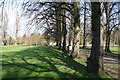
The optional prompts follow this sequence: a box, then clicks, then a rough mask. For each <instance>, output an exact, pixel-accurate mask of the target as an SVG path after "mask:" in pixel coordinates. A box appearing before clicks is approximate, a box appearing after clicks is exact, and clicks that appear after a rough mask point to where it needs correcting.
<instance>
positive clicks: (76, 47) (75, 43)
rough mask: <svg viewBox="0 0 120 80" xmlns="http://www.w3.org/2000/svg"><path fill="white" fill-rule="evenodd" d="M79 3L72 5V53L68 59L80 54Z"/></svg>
mask: <svg viewBox="0 0 120 80" xmlns="http://www.w3.org/2000/svg"><path fill="white" fill-rule="evenodd" d="M79 10H80V9H79V2H74V3H73V13H72V14H73V19H71V20H72V22H73V27H72V31H73V37H72V38H73V40H72V51H71V54H70V57H79V53H80V13H79Z"/></svg>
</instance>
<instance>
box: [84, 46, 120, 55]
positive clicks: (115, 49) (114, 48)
mask: <svg viewBox="0 0 120 80" xmlns="http://www.w3.org/2000/svg"><path fill="white" fill-rule="evenodd" d="M84 49H88V50H91V46H87V47H85V48H84ZM110 50H111V52H112V53H113V54H120V46H110Z"/></svg>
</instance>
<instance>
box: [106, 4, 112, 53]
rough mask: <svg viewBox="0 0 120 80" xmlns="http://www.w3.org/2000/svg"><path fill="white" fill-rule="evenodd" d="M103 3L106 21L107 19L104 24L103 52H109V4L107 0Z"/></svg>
mask: <svg viewBox="0 0 120 80" xmlns="http://www.w3.org/2000/svg"><path fill="white" fill-rule="evenodd" d="M104 5H105V13H106V21H107V24H106V45H105V52H109V53H111V51H110V47H109V46H110V13H109V12H110V9H109V4H108V2H105V3H104Z"/></svg>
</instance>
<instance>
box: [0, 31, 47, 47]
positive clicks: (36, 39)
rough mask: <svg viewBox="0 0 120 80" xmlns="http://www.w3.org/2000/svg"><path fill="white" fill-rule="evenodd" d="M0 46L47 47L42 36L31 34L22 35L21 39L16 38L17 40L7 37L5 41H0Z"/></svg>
mask: <svg viewBox="0 0 120 80" xmlns="http://www.w3.org/2000/svg"><path fill="white" fill-rule="evenodd" d="M0 42H3V43H1V44H2V45H27V46H48V45H49V44H48V42H47V41H46V38H45V36H44V34H35V33H33V34H31V35H24V36H23V37H17V39H15V38H13V37H8V38H6V39H4V40H3V39H0Z"/></svg>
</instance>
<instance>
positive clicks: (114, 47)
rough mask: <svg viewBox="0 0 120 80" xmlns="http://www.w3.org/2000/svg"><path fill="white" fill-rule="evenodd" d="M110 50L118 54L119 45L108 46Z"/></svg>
mask: <svg viewBox="0 0 120 80" xmlns="http://www.w3.org/2000/svg"><path fill="white" fill-rule="evenodd" d="M110 50H111V52H112V53H114V54H120V46H110Z"/></svg>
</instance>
